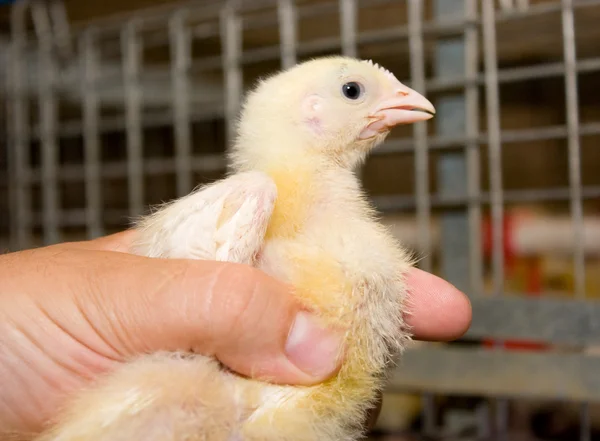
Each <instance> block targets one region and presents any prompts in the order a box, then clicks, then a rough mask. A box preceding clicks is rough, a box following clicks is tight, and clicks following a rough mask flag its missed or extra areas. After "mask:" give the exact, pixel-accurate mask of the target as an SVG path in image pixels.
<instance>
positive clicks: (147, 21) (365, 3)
mask: <svg viewBox="0 0 600 441" xmlns="http://www.w3.org/2000/svg"><path fill="white" fill-rule="evenodd" d="M271 1H272V0H264V1H262V2H261V1H259V0H255V1H253V2H241V5H242V6H243V8H241V10H240V12H242V11H243V12H247V11H249V10H250V9H251V8H248V5H251V6H252V9H259V8H260V6H259V5H261V4H262V7H264V6H268V5H269V4H270V2H271ZM221 2H222V0H217V3H221ZM394 2H396V0H362V1H359V2H358V8H359V9H360V8H369V7H373V6H376V5H385V4H391V3H394ZM599 4H600V0H585V1H584V0H579V1H578V2H577V3H575V4H574V8H576V9H583V8H587V7H593V6H596V5H599ZM185 6H186V7H188V8H189V10H190V15H189V17H188V18H189V19H190V20H197V19H203V20H210V19H211V18H212V17H215V18H216V17H217V16H218V14H219V12H220V10H221V7H220V5H218V4H213V5H208V7H200V6H206V5H198V4H197V3H196V6H199V7H195V2H186V3H185ZM180 7H181V4H179V5H178V4H177V3H175V4H172V5H171V4H170V5H168V7H167V8H164V9H163V8H159V10H160V11H161V12H158V11H157V10H155V9H154V8H146V9H145V10H142V11H136V12H135V15H133V14H131V13H125V14H117V16H115V17H113V18H111V17H110V16H109V17H103V18H101V19H95V20H91V21H87V22H85V23H77V22H75V23H73V24H72V25H71V28H72V30H73V32H74V33H77V32H81V31H82V30H84V29H86V28H88V27H90V26H91V27H98V28H99V29H102V32H103V33H110V32H114V31H116V30H118V29H119V28H120V27H121V23H122V22H123V21H127V20H130V19H132V18H135V19H136V20H139V21H140V23H143V25H144V27H145V28H147V29H148V28H151V27H152V26H154V27H160V26H162V21H163V20H164V17H165V16H166V15H168V13H167V12H165V11H173V10H174V9H177V8H180ZM296 9H297V15H298V18H299V19H310V18H311V17H314V16H320V15H323V14H326V13H335V12H336V11H337V9H338V5H337V1H331V2H326V3H325V2H324V3H318V4H314V3H313V4H309V5H303V6H298V7H297V8H296ZM556 12H560V5H557V4H556V3H540V4H535V5H531V6H530V7H528V8H527V9H525V10H516V11H513V12H509V13H500V14H497V15H496V21H497V22H498V23H502V22H505V21H513V20H515V19H527V18H532V17H536V16H541V15H549V14H553V13H556ZM276 23H277V18H275V19H274V18H273V17H272V14H270V13H266V14H264V15H262V16H261V15H259V14H253V15H251V16H248V17H245V18H243V23H242V24H243V26H244V27H245V28H247V29H252V28H264V27H269V26H272V25H275V24H276ZM468 24H469V23H465V22H440V23H425V25H424V33H425V34H426V35H428V34H435V33H448V32H454V33H456V34H460V33H462V31H463V29H464V27H465V26H467V25H468ZM471 24H474V25H478V24H479V23H478V22H474V23H471ZM405 34H407V30H406V29H405ZM203 35H205V36H206V37H207V38H208V37H213V36H218V31H215V32H214V33H212V34H204V33H203ZM406 36H407V35H403V36H402V35H400V36H399V37H406ZM26 41H27V42H28V43H31V42H30V41H28V40H26ZM361 43H362V42H361ZM157 44H158V43H157ZM109 49H110V48H108V49H107V50H108V52H110V50H109ZM274 49H275V50H276V53H275V55H274V57H273V58H277V57H278V56H279V50H278V47H274ZM118 51H119V48H118V45H117V46H115V47H114V48H113V52H114V53H115V54H118ZM108 52H107V53H108Z"/></svg>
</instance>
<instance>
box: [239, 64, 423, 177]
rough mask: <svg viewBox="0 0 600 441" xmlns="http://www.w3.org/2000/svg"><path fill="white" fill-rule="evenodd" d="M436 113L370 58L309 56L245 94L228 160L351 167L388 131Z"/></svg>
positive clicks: (419, 95)
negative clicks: (309, 160)
mask: <svg viewBox="0 0 600 441" xmlns="http://www.w3.org/2000/svg"><path fill="white" fill-rule="evenodd" d="M434 113H435V109H434V107H433V105H432V104H431V103H430V102H429V101H428V100H427V99H426V98H425V97H423V96H422V95H421V94H419V93H418V92H416V91H414V90H412V89H410V88H409V87H407V86H405V85H404V84H402V83H401V82H400V81H399V80H398V79H397V78H396V77H395V76H394V75H393V74H392V73H391V72H389V71H388V70H386V69H385V68H383V67H381V66H379V65H378V64H376V63H373V62H372V61H370V60H358V59H354V58H349V57H341V56H336V57H323V58H318V59H313V60H310V61H307V62H304V63H301V64H298V65H296V66H294V67H292V68H290V69H288V70H285V71H283V72H280V73H278V74H276V75H274V76H272V77H270V78H267V79H265V80H263V81H261V82H260V83H259V85H258V86H257V87H256V88H255V89H254V90H253V91H252V92H251V93H250V94H249V95H248V97H247V99H246V101H245V103H244V106H243V110H242V114H241V118H240V121H239V134H238V141H237V143H236V147H235V149H234V152H233V157H234V160H235V161H237V163H238V164H242V163H244V162H245V163H246V164H250V163H252V164H253V165H260V163H261V162H265V161H269V162H270V163H271V164H272V163H273V162H278V161H284V162H285V161H288V162H289V161H294V160H298V159H299V158H300V157H302V158H312V159H315V160H317V159H318V160H323V161H333V162H335V163H336V164H338V165H342V166H345V167H353V166H355V165H356V164H357V163H359V162H360V161H361V160H362V159H364V157H365V156H366V154H367V153H368V152H369V151H370V150H371V149H372V148H374V147H376V146H377V145H379V144H380V143H381V142H382V141H383V140H384V139H385V137H386V136H387V135H388V134H389V132H390V130H391V129H392V128H393V127H394V126H396V125H399V124H411V123H415V122H418V121H425V120H428V119H430V118H431V117H432V116H433V115H434ZM259 146H260V147H259ZM257 149H258V150H257Z"/></svg>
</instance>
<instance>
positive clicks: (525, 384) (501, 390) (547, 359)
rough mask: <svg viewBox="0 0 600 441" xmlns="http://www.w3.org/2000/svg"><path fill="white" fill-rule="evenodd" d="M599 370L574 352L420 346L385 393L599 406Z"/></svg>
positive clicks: (597, 362) (595, 360) (598, 362)
mask: <svg viewBox="0 0 600 441" xmlns="http://www.w3.org/2000/svg"><path fill="white" fill-rule="evenodd" d="M599 369H600V358H599V357H590V356H584V355H580V354H573V353H561V352H559V353H550V352H544V353H527V352H500V351H493V350H485V349H466V348H461V347H448V346H446V347H443V346H442V347H437V348H435V347H424V348H415V349H409V350H407V351H406V352H405V353H404V355H403V358H402V364H401V365H400V367H399V368H397V369H396V370H395V371H394V372H393V375H392V378H391V381H390V384H389V386H388V391H390V392H421V391H423V390H428V391H433V392H435V393H439V394H445V395H469V396H473V395H475V396H482V395H483V396H486V397H514V398H523V399H525V398H530V399H546V400H551V401H559V400H569V401H572V400H577V401H579V400H581V401H593V402H598V401H600V377H599V376H598V370H599ZM532 372H533V373H535V374H534V375H532Z"/></svg>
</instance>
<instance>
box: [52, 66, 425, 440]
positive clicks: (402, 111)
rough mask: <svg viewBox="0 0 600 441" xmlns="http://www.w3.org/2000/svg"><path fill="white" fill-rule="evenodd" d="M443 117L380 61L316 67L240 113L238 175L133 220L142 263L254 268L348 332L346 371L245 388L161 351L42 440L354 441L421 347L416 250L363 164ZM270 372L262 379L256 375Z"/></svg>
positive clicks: (110, 383)
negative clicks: (392, 375)
mask: <svg viewBox="0 0 600 441" xmlns="http://www.w3.org/2000/svg"><path fill="white" fill-rule="evenodd" d="M433 114H434V107H433V106H432V104H431V103H430V102H429V101H428V100H426V99H425V98H424V97H423V96H421V95H420V94H419V93H417V92H415V91H413V90H411V89H410V88H408V87H406V86H405V85H403V84H402V83H400V82H399V81H398V80H397V79H396V78H395V76H394V75H393V74H392V73H390V72H389V71H387V70H386V69H384V68H383V67H380V66H379V65H377V64H374V63H373V62H371V61H363V60H356V59H353V58H347V57H325V58H319V59H313V60H310V61H307V62H305V63H302V64H299V65H296V66H294V67H292V68H290V69H288V70H285V71H282V72H279V73H277V74H276V75H273V76H272V77H270V78H267V79H265V80H262V81H261V82H260V83H259V84H258V85H257V87H256V88H255V89H254V90H253V91H251V92H250V93H249V94H248V96H247V98H246V101H245V103H244V106H243V108H242V113H241V118H240V120H239V124H238V136H237V139H236V141H235V143H234V145H233V146H232V147H231V149H230V151H229V153H228V157H229V160H230V171H229V174H228V176H227V177H226V178H224V179H222V180H220V181H218V182H216V183H213V184H210V185H208V186H205V187H203V188H200V189H197V190H196V191H194V192H192V193H191V194H190V195H187V196H185V197H183V198H181V199H178V200H176V201H174V202H172V203H169V204H167V205H166V206H164V207H161V208H160V209H158V210H157V211H156V212H155V213H153V214H152V215H150V216H148V217H146V218H144V219H142V220H141V222H140V223H139V224H138V225H137V231H138V239H137V242H136V244H135V247H134V252H136V253H138V254H142V255H146V256H151V257H152V256H154V257H166V258H192V259H215V260H223V261H232V262H238V263H244V264H248V265H253V266H255V267H258V268H260V269H262V270H263V271H265V272H267V273H268V274H271V275H273V276H274V277H276V278H279V279H281V280H284V281H286V282H288V283H289V284H290V285H292V286H294V288H295V291H294V292H295V295H296V296H297V298H298V300H299V301H300V302H301V303H303V304H304V305H305V306H306V308H307V309H309V310H311V311H312V312H313V313H315V314H317V316H318V317H319V319H320V320H322V321H323V324H325V325H328V326H331V327H335V328H338V329H343V330H344V331H345V346H344V352H343V354H342V353H340V354H337V356H342V355H343V356H344V358H343V360H344V361H343V363H342V366H341V368H340V370H339V372H338V373H337V374H336V375H335V376H334V377H333V378H331V379H330V380H327V381H325V382H324V383H320V384H316V385H313V386H293V385H277V384H273V383H269V382H267V381H262V380H256V379H249V378H245V377H241V376H239V375H236V374H235V373H233V372H230V371H229V370H227V369H225V368H224V367H223V366H221V365H220V364H219V363H218V362H217V361H216V360H214V359H212V358H210V357H206V356H202V355H189V354H154V355H148V356H144V357H141V358H139V359H136V360H132V361H131V362H130V363H128V364H126V365H125V366H124V367H122V368H120V369H119V370H118V371H117V372H115V373H113V374H111V375H110V376H108V377H106V378H103V379H102V380H101V381H100V382H99V383H98V384H97V385H96V386H95V388H93V389H91V390H88V391H85V392H82V393H81V395H80V396H78V397H77V399H76V400H74V401H73V402H72V403H70V405H69V407H68V409H67V411H66V412H65V413H63V414H62V417H61V418H59V419H58V421H57V423H56V424H55V425H54V427H52V428H51V429H50V430H49V431H48V433H46V434H43V435H42V436H41V438H40V441H75V440H78V441H79V440H85V441H121V440H122V441H183V440H208V441H237V440H240V441H242V440H244V441H268V440H278V441H288V440H289V441H292V440H293V441H329V440H331V441H334V440H335V441H339V440H345V441H351V440H355V439H358V438H360V437H361V435H363V428H362V424H361V422H362V421H363V420H364V417H365V414H366V412H367V411H368V409H369V408H370V407H371V405H372V404H373V403H374V400H375V399H376V397H377V393H378V391H379V390H380V389H381V388H382V386H383V385H384V381H385V378H386V375H385V374H386V373H387V372H388V371H389V367H390V366H391V364H392V363H391V362H392V360H393V358H394V357H395V356H396V355H398V354H399V353H400V352H401V350H402V348H403V347H404V346H405V344H406V343H407V342H408V341H409V339H410V330H409V328H408V327H407V325H406V324H405V323H404V321H403V319H402V312H403V311H405V309H406V305H405V288H406V287H405V283H404V280H403V275H404V273H405V272H406V270H407V269H408V268H409V267H410V265H411V260H410V257H409V255H408V253H407V252H406V251H405V250H404V249H403V248H402V247H401V246H400V244H398V243H397V242H396V241H395V239H394V237H393V236H392V235H391V234H390V233H389V232H388V231H387V230H386V229H385V227H384V226H383V225H382V224H381V223H379V221H378V219H377V217H376V212H375V211H374V209H373V208H372V207H371V205H370V204H369V202H368V200H367V198H366V197H365V194H364V193H363V190H362V189H361V186H360V182H359V180H358V179H357V177H356V175H355V172H354V171H355V168H356V167H357V166H358V165H359V164H360V163H361V162H362V161H364V159H365V157H366V156H367V154H368V153H369V152H370V151H371V150H372V149H373V148H374V147H376V146H377V145H379V144H380V143H381V142H382V141H383V140H384V139H385V138H386V136H387V135H388V133H389V131H390V129H391V128H392V127H394V126H396V125H398V124H408V123H414V122H417V121H425V120H427V119H429V118H431V117H432V115H433ZM258 374H260V373H258Z"/></svg>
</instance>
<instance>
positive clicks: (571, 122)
mask: <svg viewBox="0 0 600 441" xmlns="http://www.w3.org/2000/svg"><path fill="white" fill-rule="evenodd" d="M561 17H562V34H563V57H564V63H565V101H566V107H567V108H566V111H567V144H568V151H569V190H570V191H569V198H570V200H571V218H572V222H573V224H572V225H573V244H574V247H573V266H574V269H573V270H574V284H575V297H576V298H578V299H585V297H586V292H585V253H584V245H583V241H584V238H583V203H582V195H581V192H582V190H581V143H580V139H579V102H578V97H577V87H578V85H577V67H576V64H577V49H576V43H575V17H574V15H573V0H562V15H561ZM579 439H580V440H581V441H589V440H590V439H591V427H590V415H589V404H588V403H583V404H582V406H581V409H580V437H579Z"/></svg>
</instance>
